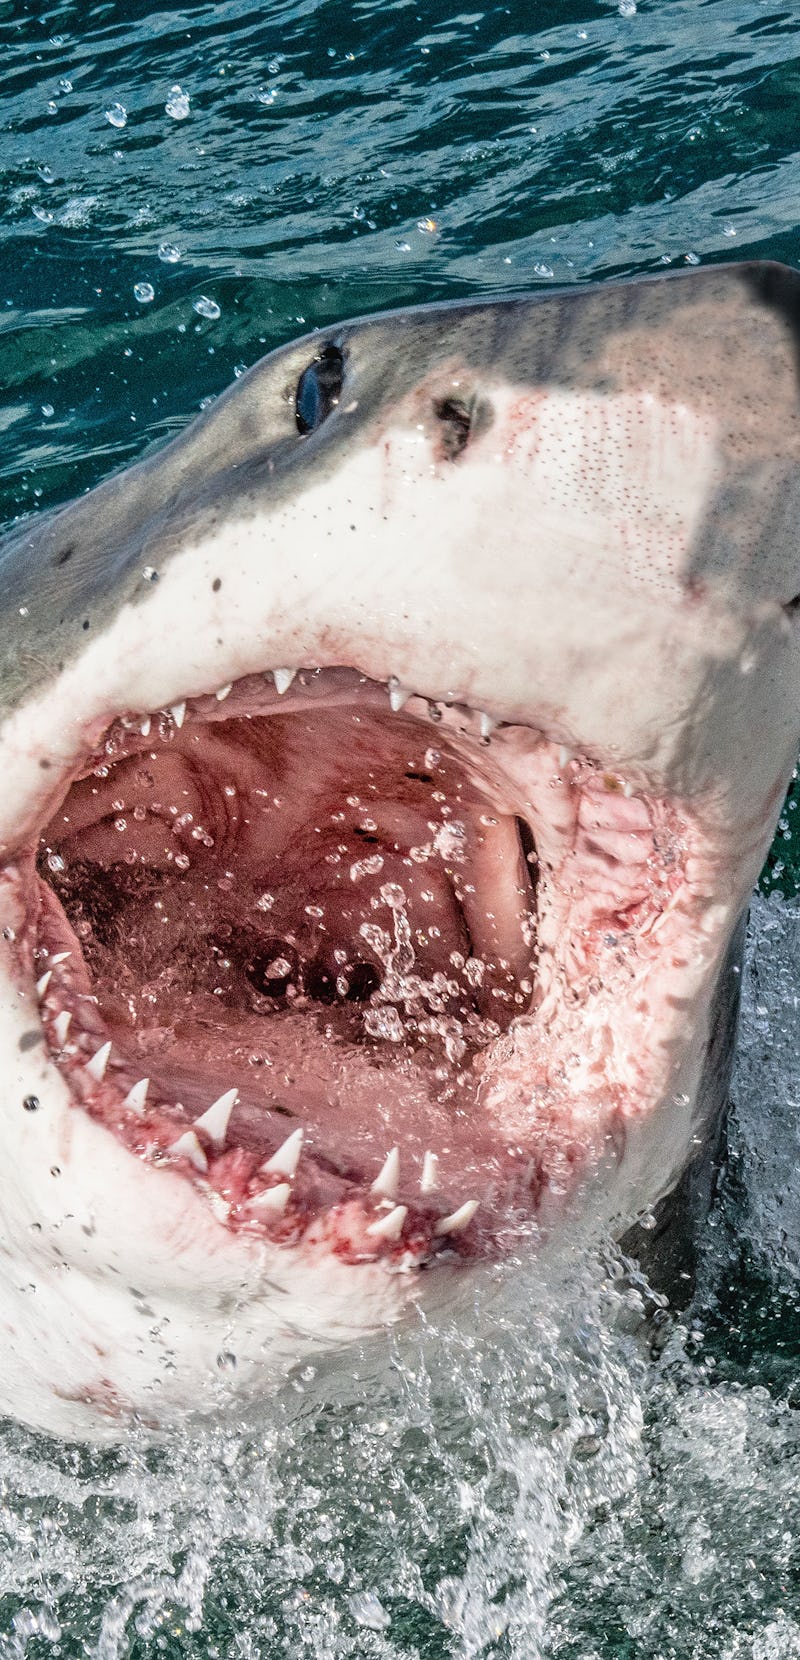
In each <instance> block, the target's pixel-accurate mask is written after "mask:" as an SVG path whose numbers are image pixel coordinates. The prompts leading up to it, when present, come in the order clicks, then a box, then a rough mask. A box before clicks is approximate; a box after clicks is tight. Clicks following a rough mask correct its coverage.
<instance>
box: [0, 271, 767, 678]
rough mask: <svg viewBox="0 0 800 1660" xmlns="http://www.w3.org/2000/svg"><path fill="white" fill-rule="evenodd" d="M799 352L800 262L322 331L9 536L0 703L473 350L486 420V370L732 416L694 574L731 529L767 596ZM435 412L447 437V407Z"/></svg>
mask: <svg viewBox="0 0 800 1660" xmlns="http://www.w3.org/2000/svg"><path fill="white" fill-rule="evenodd" d="M331 346H333V347H334V348H336V349H337V350H338V351H340V352H341V354H342V358H343V364H344V379H343V384H342V388H341V393H340V396H339V401H338V407H337V408H336V411H335V415H336V418H335V419H328V420H326V421H324V422H323V423H322V425H321V426H320V428H319V430H318V431H316V432H313V433H311V434H308V435H306V436H302V435H301V434H299V433H298V429H297V422H296V418H295V399H296V393H297V387H298V383H299V381H300V378H301V376H302V375H303V372H304V371H305V370H306V369H307V368H308V367H309V365H310V364H312V363H313V362H314V361H315V360H316V359H319V358H320V357H321V356H322V354H324V352H325V349H326V347H331ZM798 352H800V275H799V274H798V273H797V272H795V271H792V270H790V269H788V268H787V267H784V266H779V265H769V264H757V263H753V264H743V265H731V266H719V267H715V268H713V269H707V270H703V271H691V272H681V273H675V274H670V275H669V276H663V277H655V278H644V279H641V280H637V281H633V282H625V283H618V284H614V283H610V284H605V285H603V286H602V287H592V288H587V289H574V288H573V289H569V290H566V291H562V292H560V293H556V294H551V293H548V294H546V295H536V296H533V297H527V298H523V299H507V300H506V299H503V300H496V301H490V302H484V301H476V302H474V303H469V304H466V305H464V304H460V303H455V304H449V303H445V304H443V305H433V306H428V307H422V308H412V309H410V310H406V311H396V312H391V313H388V314H386V315H382V316H377V317H374V318H366V319H364V320H361V321H356V322H349V323H342V324H339V325H336V326H335V327H332V328H326V329H322V330H320V331H319V332H318V333H315V334H313V335H308V336H306V337H305V338H304V339H302V340H299V341H297V342H296V343H294V344H292V345H290V346H286V347H283V348H281V349H280V350H278V351H275V352H273V353H271V354H270V355H269V356H268V357H266V358H264V359H262V361H261V362H260V363H258V364H256V366H255V367H254V368H253V369H251V370H250V371H249V372H248V373H247V374H246V375H244V376H243V377H242V378H241V380H240V381H238V382H237V384H236V385H235V386H233V387H231V388H230V389H229V390H228V391H227V392H226V393H224V394H223V395H222V396H221V397H220V398H219V399H218V400H217V402H216V403H215V404H214V405H213V406H212V407H211V408H210V409H209V410H208V411H207V412H205V413H204V414H203V415H201V416H200V417H199V418H198V419H197V420H195V421H194V422H193V423H192V425H191V426H190V427H189V428H188V429H187V431H186V432H185V433H183V434H182V435H181V436H180V437H179V438H177V439H175V440H173V441H172V442H171V443H170V444H169V445H167V446H166V447H165V448H163V449H160V450H157V451H154V452H153V453H152V454H150V455H148V456H146V457H145V459H144V460H143V461H141V462H139V463H138V464H137V465H135V466H133V467H131V468H129V469H127V470H126V471H125V472H124V473H122V474H119V475H117V476H115V477H112V478H111V479H110V480H108V481H107V482H106V483H104V484H103V485H101V486H100V487H99V488H98V489H96V490H94V491H92V492H91V494H90V495H88V496H85V497H82V498H80V499H79V500H78V501H76V502H74V503H72V504H71V506H69V507H68V508H67V509H65V510H62V511H60V512H58V513H56V514H54V515H48V516H47V517H46V518H45V519H43V520H29V521H26V522H25V523H23V525H22V526H21V527H20V528H19V529H18V530H14V531H12V532H11V533H10V534H9V535H8V536H7V538H6V540H5V542H4V543H3V544H2V547H0V559H1V560H2V596H1V597H0V641H1V642H2V645H0V709H4V710H7V709H9V708H11V707H14V706H15V705H16V704H18V703H19V702H21V701H22V700H24V699H25V698H26V697H28V696H29V695H30V693H31V692H32V691H34V690H35V689H36V688H37V687H38V686H39V685H40V684H41V683H42V682H43V681H44V680H45V679H47V678H49V677H52V676H54V675H56V674H57V673H58V672H59V671H60V669H61V667H62V666H63V665H64V664H65V663H67V662H69V661H70V659H71V658H72V657H74V656H75V655H76V654H77V653H78V652H79V651H80V650H81V649H83V648H85V646H86V645H87V642H88V640H90V639H92V638H94V637H95V636H96V634H97V632H98V631H99V630H102V629H103V628H104V627H106V626H107V625H108V623H109V620H110V619H111V618H112V617H113V616H115V615H116V613H117V612H118V611H119V610H120V608H121V607H122V606H123V605H124V604H125V603H127V602H133V603H144V602H146V600H147V598H148V587H147V584H146V583H144V582H143V579H142V571H143V569H144V568H146V567H150V568H152V569H153V570H155V571H157V572H158V574H159V576H163V575H165V574H166V573H167V571H168V568H169V565H170V561H171V559H172V558H173V557H174V555H175V554H176V553H177V552H179V551H180V550H181V549H182V548H183V547H184V546H185V545H186V544H187V542H190V541H191V540H192V539H193V537H194V536H195V535H198V534H199V533H200V532H202V534H203V536H208V535H210V534H212V533H213V532H214V530H215V528H217V527H219V526H220V525H222V524H223V523H224V521H225V518H226V516H227V514H228V513H229V512H230V508H231V504H232V503H235V507H236V513H237V516H239V517H241V516H243V515H244V516H247V515H248V514H251V515H255V514H257V513H259V511H261V510H262V509H263V508H264V507H265V505H269V507H270V508H272V507H273V506H274V505H275V504H276V503H279V502H280V501H281V500H292V499H293V498H294V496H295V495H296V493H297V491H298V490H306V489H308V488H309V486H310V485H311V484H314V483H317V482H319V481H320V480H322V481H324V480H325V478H326V477H327V476H333V474H334V473H335V472H336V469H337V467H338V466H339V465H340V464H341V461H342V459H343V457H345V456H346V455H347V453H348V452H350V451H353V450H355V449H357V447H358V446H359V445H360V444H361V443H363V442H364V432H365V429H366V430H369V429H370V428H373V429H374V427H375V426H376V425H378V426H379V425H380V422H381V419H382V417H383V415H384V413H385V412H388V411H390V410H392V409H393V408H395V407H396V406H397V405H398V404H399V402H400V401H401V400H402V399H403V398H404V397H406V396H407V395H408V393H409V392H410V391H411V390H412V389H413V388H414V387H415V385H416V384H417V383H418V381H419V379H420V374H421V373H423V374H424V375H425V376H426V377H428V378H430V380H431V389H432V398H433V399H434V401H435V379H436V372H437V369H441V370H442V371H445V372H446V370H447V367H448V365H450V364H452V363H464V364H466V365H467V366H468V372H469V383H468V384H466V385H465V386H464V388H463V391H462V392H460V394H459V397H460V399H461V400H462V401H463V403H464V404H465V406H466V407H467V409H468V410H469V412H470V416H471V419H472V421H473V422H474V423H475V425H476V427H478V426H479V425H480V423H481V421H491V408H490V406H489V405H488V404H487V405H486V407H482V384H483V381H484V380H485V378H486V377H487V375H489V374H491V376H492V378H493V379H496V378H497V377H498V376H503V377H505V378H506V379H507V380H509V381H510V382H512V383H514V382H518V383H519V385H520V387H525V388H527V389H530V388H535V387H538V386H541V387H542V388H549V389H552V388H553V387H563V388H564V389H569V390H575V389H580V390H587V391H593V392H596V393H598V394H601V395H604V396H608V395H610V394H612V393H614V392H615V391H618V392H624V391H626V390H631V391H632V390H635V389H637V388H638V387H640V386H641V385H643V384H649V385H651V386H652V388H653V390H654V391H655V392H656V393H659V392H660V393H663V394H664V395H666V396H668V397H670V398H671V399H673V400H685V401H686V403H687V404H690V405H692V406H694V407H697V406H698V405H699V406H700V407H702V408H703V409H706V410H708V411H709V412H710V413H711V414H712V415H713V416H715V417H716V418H717V419H718V420H719V422H720V423H721V426H722V429H723V434H724V439H723V443H724V450H725V455H726V461H727V466H726V477H725V479H724V481H723V483H722V486H721V488H720V489H719V490H718V492H717V493H716V496H715V499H714V501H713V503H712V504H711V511H710V512H709V514H708V516H707V520H706V522H705V523H704V524H703V525H702V526H701V529H700V533H699V535H698V537H697V541H696V545H695V548H694V554H693V564H694V574H695V577H696V580H697V582H698V584H700V583H702V582H703V581H704V579H705V578H706V577H707V576H709V575H711V576H713V574H714V572H715V570H716V569H717V568H719V569H722V570H724V569H725V568H726V567H730V564H731V552H732V545H733V548H734V561H735V562H737V563H738V562H739V561H737V560H736V555H735V549H736V548H741V550H742V557H741V561H740V563H741V567H742V569H743V570H744V569H745V568H746V572H747V580H748V581H749V582H751V583H752V588H753V597H754V598H757V596H758V593H759V590H761V591H763V593H764V594H765V595H771V594H772V591H773V577H774V573H775V572H776V571H780V570H782V568H783V567H784V566H785V565H787V564H788V563H789V559H788V556H787V550H788V549H789V548H791V549H792V552H793V550H794V548H795V546H796V539H797V526H798V523H800V429H799V427H798V410H797V388H796V382H795V377H794V375H793V374H792V373H787V369H789V368H790V367H791V365H793V364H794V363H795V362H796V361H797V359H798ZM442 401H443V400H442ZM441 419H442V424H443V427H444V429H445V441H447V427H448V421H447V412H446V411H445V412H444V414H443V416H442V417H441ZM765 509H766V511H765ZM222 574H223V575H224V572H223V573H222ZM783 598H784V600H785V601H786V602H791V601H792V600H793V599H794V598H795V595H794V593H793V592H792V593H790V592H787V593H786V594H785V595H784V596H783ZM21 607H22V608H27V611H28V619H27V621H26V626H25V629H24V630H22V629H21V628H20V622H19V618H20V608H21Z"/></svg>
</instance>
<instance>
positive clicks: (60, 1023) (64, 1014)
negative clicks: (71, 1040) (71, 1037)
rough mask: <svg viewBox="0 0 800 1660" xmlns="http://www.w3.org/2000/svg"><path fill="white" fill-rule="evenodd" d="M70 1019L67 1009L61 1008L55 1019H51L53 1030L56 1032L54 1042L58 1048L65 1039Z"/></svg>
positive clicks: (60, 1047) (62, 1045)
mask: <svg viewBox="0 0 800 1660" xmlns="http://www.w3.org/2000/svg"><path fill="white" fill-rule="evenodd" d="M71 1021H72V1015H71V1014H70V1012H69V1010H68V1009H62V1010H61V1013H60V1014H57V1015H56V1018H55V1020H54V1021H53V1031H54V1032H55V1034H56V1043H57V1044H58V1047H59V1049H63V1047H64V1044H65V1043H66V1041H67V1032H68V1031H69V1028H70V1024H71Z"/></svg>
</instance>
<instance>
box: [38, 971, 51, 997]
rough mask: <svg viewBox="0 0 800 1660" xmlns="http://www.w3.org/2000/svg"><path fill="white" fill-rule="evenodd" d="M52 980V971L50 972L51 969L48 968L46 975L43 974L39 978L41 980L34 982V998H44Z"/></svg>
mask: <svg viewBox="0 0 800 1660" xmlns="http://www.w3.org/2000/svg"><path fill="white" fill-rule="evenodd" d="M52 978H53V970H52V968H48V970H47V973H46V974H43V975H42V976H41V979H39V980H37V981H36V996H37V997H44V994H45V992H46V990H47V988H48V986H49V984H50V981H51V980H52Z"/></svg>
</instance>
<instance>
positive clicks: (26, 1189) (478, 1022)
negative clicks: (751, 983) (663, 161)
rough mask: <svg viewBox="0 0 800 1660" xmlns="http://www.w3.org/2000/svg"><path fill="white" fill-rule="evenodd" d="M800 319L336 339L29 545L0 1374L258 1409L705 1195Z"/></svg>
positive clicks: (785, 672)
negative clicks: (565, 1253) (690, 1182)
mask: <svg viewBox="0 0 800 1660" xmlns="http://www.w3.org/2000/svg"><path fill="white" fill-rule="evenodd" d="M798 319H800V278H798V277H797V275H796V274H795V273H793V272H790V271H788V270H785V269H783V268H781V267H778V266H768V265H742V266H739V267H736V266H733V267H728V268H719V269H709V270H705V271H697V272H692V273H686V274H683V275H680V276H676V277H669V278H657V279H650V280H642V281H636V282H632V283H622V284H614V285H608V286H605V287H600V288H592V289H588V290H572V291H569V292H567V293H564V294H556V295H547V296H546V297H534V298H522V299H519V300H500V301H496V302H489V303H485V302H476V303H474V304H466V305H460V304H459V305H454V306H451V305H446V306H432V307H428V308H422V309H419V310H410V311H403V312H398V313H395V314H393V315H388V316H380V317H374V318H368V319H366V320H364V321H360V322H356V323H345V324H342V325H340V326H337V327H335V328H330V329H325V330H322V331H320V332H319V333H316V334H314V335H313V336H311V337H308V338H306V339H305V340H301V341H299V342H298V343H296V344H294V345H291V346H289V347H287V348H284V349H281V350H279V351H277V352H274V353H272V354H271V355H270V356H269V357H267V358H266V359H264V360H263V361H262V362H261V363H260V364H258V365H257V366H256V367H255V368H254V369H252V370H251V371H250V372H249V373H248V374H247V375H246V376H244V377H243V378H242V379H241V380H240V381H239V382H238V383H237V385H236V386H235V388H233V389H232V390H231V391H230V392H229V393H227V394H226V395H225V396H223V397H222V398H220V399H219V400H218V402H217V403H216V404H215V405H214V406H213V407H212V408H210V409H209V410H208V411H207V412H206V413H205V414H203V415H202V416H201V417H200V419H199V420H197V421H196V422H195V423H194V425H193V426H192V427H190V428H189V429H188V430H187V432H186V433H185V434H184V435H183V436H181V437H180V438H179V439H178V440H176V441H175V442H173V443H172V444H170V445H169V446H168V447H167V448H165V449H163V450H161V451H159V452H157V453H155V454H152V455H150V456H149V457H147V458H146V459H145V460H143V461H142V462H140V463H139V464H138V465H136V466H134V467H132V468H131V469H129V470H128V471H127V472H125V473H123V474H122V475H120V476H117V477H115V478H112V479H111V480H110V481H108V482H107V483H105V484H103V485H101V486H100V487H99V488H97V489H96V490H94V491H93V492H92V493H91V494H89V495H87V496H85V497H83V498H82V499H81V500H79V501H76V502H74V503H73V504H71V505H70V506H68V507H66V508H65V509H63V510H61V511H60V512H58V513H56V514H55V515H53V516H50V517H47V518H44V519H42V520H37V521H30V520H29V521H27V522H25V523H23V524H22V525H21V526H19V527H18V528H17V529H16V530H14V531H13V532H12V533H11V534H10V535H9V537H8V538H7V540H6V542H5V544H4V546H3V549H2V552H1V553H0V557H2V571H3V582H2V600H1V601H0V620H1V621H2V627H1V628H0V776H2V779H3V791H2V798H1V799H0V857H1V860H2V862H1V864H0V912H1V913H2V914H1V915H0V927H2V939H1V940H0V1053H1V1054H2V1075H3V1080H4V1083H3V1103H2V1115H0V1150H1V1151H2V1158H1V1159H0V1212H1V1213H2V1242H3V1243H2V1249H3V1251H4V1253H5V1256H6V1262H7V1267H6V1273H5V1275H4V1279H5V1286H4V1290H3V1294H2V1298H0V1306H1V1307H2V1313H3V1320H4V1329H5V1355H6V1359H5V1364H4V1368H3V1384H2V1390H3V1398H2V1404H3V1405H4V1406H5V1408H6V1409H7V1410H9V1411H11V1412H12V1413H15V1414H16V1415H18V1416H19V1417H21V1418H23V1419H27V1420H29V1421H31V1422H33V1423H37V1424H41V1425H43V1426H44V1427H46V1428H49V1429H53V1430H56V1431H58V1432H60V1433H66V1434H78V1435H80V1434H105V1433H109V1434H113V1433H119V1432H120V1430H121V1427H122V1426H124V1424H125V1423H126V1422H128V1421H130V1419H131V1418H136V1419H139V1420H143V1421H144V1422H146V1423H151V1422H152V1423H160V1422H163V1421H165V1420H166V1421H168V1420H169V1418H170V1416H174V1415H175V1414H176V1413H179V1412H183V1411H185V1410H187V1409H188V1408H190V1407H197V1406H203V1405H204V1404H208V1403H209V1402H211V1401H212V1400H213V1398H214V1397H215V1391H216V1390H217V1389H218V1383H219V1373H218V1369H217V1360H218V1357H219V1356H220V1355H222V1356H223V1357H225V1356H228V1357H230V1356H231V1355H235V1357H236V1368H235V1375H234V1373H233V1372H231V1377H232V1378H233V1380H234V1381H233V1383H232V1384H231V1387H235V1389H236V1390H237V1391H238V1392H239V1393H240V1394H241V1395H243V1396H246V1395H250V1396H253V1395H257V1394H258V1393H259V1391H261V1390H263V1389H264V1387H265V1386H266V1384H267V1382H269V1381H271V1380H272V1379H274V1378H275V1376H276V1375H279V1374H280V1373H281V1372H282V1371H283V1370H285V1368H286V1366H287V1365H288V1364H290V1363H291V1362H292V1361H293V1360H295V1359H296V1358H298V1357H299V1356H300V1355H302V1354H304V1353H306V1352H308V1351H310V1350H311V1349H313V1348H314V1347H315V1346H317V1347H319V1346H329V1345H335V1344H340V1343H342V1342H345V1341H347V1340H348V1339H350V1338H353V1337H355V1336H358V1335H359V1334H362V1333H365V1332H368V1331H371V1330H375V1329H376V1328H379V1327H381V1326H382V1325H384V1324H386V1323H387V1322H389V1321H391V1320H394V1319H396V1318H397V1317H398V1315H400V1314H401V1313H402V1312H403V1310H404V1309H405V1308H406V1307H407V1306H408V1304H409V1303H410V1302H413V1301H414V1300H416V1299H419V1298H420V1297H433V1298H434V1299H435V1298H436V1297H437V1296H439V1297H445V1298H446V1297H447V1295H448V1294H449V1292H448V1287H449V1286H451V1285H452V1281H453V1276H454V1275H457V1274H462V1275H463V1274H465V1273H467V1272H468V1271H469V1269H470V1267H476V1266H477V1265H480V1264H481V1263H484V1262H485V1261H486V1260H487V1259H488V1260H493V1259H496V1258H497V1257H499V1256H502V1255H503V1254H504V1253H507V1252H509V1251H510V1250H514V1249H517V1248H518V1247H519V1244H520V1240H521V1239H522V1238H523V1237H530V1236H532V1235H533V1234H536V1233H539V1234H548V1233H549V1234H552V1233H553V1232H555V1233H556V1234H557V1230H558V1227H559V1223H560V1221H561V1219H562V1218H563V1217H564V1216H566V1215H568V1214H570V1213H571V1212H574V1204H575V1195H576V1193H578V1192H579V1191H580V1192H583V1193H584V1194H586V1193H587V1192H591V1194H592V1200H591V1203H592V1206H593V1213H594V1214H595V1215H596V1216H597V1217H598V1219H600V1220H601V1221H602V1222H603V1223H604V1224H609V1223H610V1224H611V1225H617V1226H622V1225H624V1224H625V1223H626V1222H629V1221H630V1220H631V1219H632V1218H633V1217H635V1216H636V1214H637V1213H638V1212H640V1211H641V1210H642V1209H643V1207H645V1206H648V1205H651V1204H653V1203H654V1202H656V1201H657V1200H658V1199H659V1198H660V1197H661V1196H662V1195H664V1194H665V1193H667V1192H668V1191H669V1189H670V1188H671V1186H672V1185H673V1184H674V1183H675V1181H676V1179H677V1177H678V1176H679V1175H680V1173H681V1170H682V1169H683V1167H684V1166H685V1164H686V1162H687V1160H688V1158H689V1156H690V1150H691V1146H692V1142H693V1139H694V1138H696V1137H697V1136H698V1134H701V1133H702V1131H703V1126H704V1118H705V1117H706V1116H707V1114H708V1112H709V1110H710V1108H709V1102H710V1101H711V1100H712V1099H714V1100H716V1101H718V1100H719V1099H720V1097H721V1095H722V1094H724V1089H725V1079H724V1077H722V1078H717V1079H716V1083H715V1087H714V1088H712V1089H711V1090H710V1091H709V1088H708V1068H709V1054H710V1053H712V1054H713V1045H714V1041H715V1031H714V1025H715V1020H716V1019H717V1018H718V1012H719V986H720V977H721V975H722V973H723V965H724V964H725V962H726V956H727V953H728V951H729V947H730V942H731V938H732V935H733V932H734V930H735V928H736V925H737V922H738V920H739V918H740V916H741V914H742V911H743V909H744V907H745V905H746V902H747V897H748V894H749V892H750V889H751V887H752V884H753V882H754V880H755V878H756V876H757V874H758V870H759V866H760V863H761V861H762V859H763V856H764V853H765V850H766V848H767V846H768V844H769V839H770V836H771V834H772V830H773V827H774V824H775V821H776V818H777V814H778V811H779V808H780V804H781V801H782V798H783V793H784V790H785V787H786V783H787V780H788V778H789V776H790V774H791V769H792V766H793V764H794V761H795V758H796V754H797V745H798V726H799V725H800V698H799V697H798V690H799V688H800V634H799V633H798V610H799V608H800V553H799V552H798V548H797V526H798V523H800V424H799V422H798V383H797V369H798V363H797V347H798ZM598 1173H599V1174H598ZM593 1178H594V1179H593ZM586 1202H587V1203H588V1201H586ZM423 1270H424V1273H423Z"/></svg>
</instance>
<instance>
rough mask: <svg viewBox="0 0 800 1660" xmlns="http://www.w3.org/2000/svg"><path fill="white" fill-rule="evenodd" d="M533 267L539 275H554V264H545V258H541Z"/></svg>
mask: <svg viewBox="0 0 800 1660" xmlns="http://www.w3.org/2000/svg"><path fill="white" fill-rule="evenodd" d="M533 269H534V271H535V273H536V275H537V277H552V275H553V267H552V265H545V263H544V261H543V260H539V262H538V264H537V265H534V267H533Z"/></svg>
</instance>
